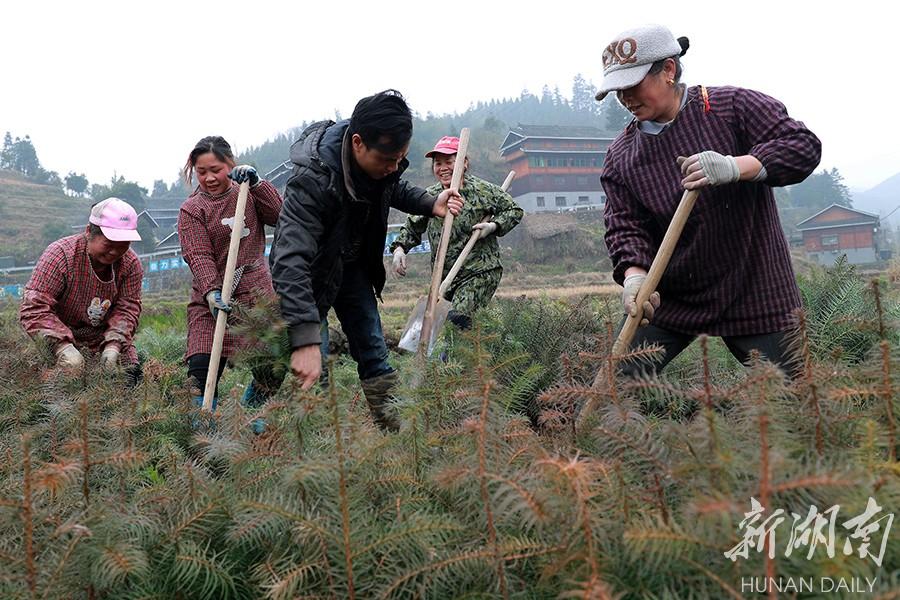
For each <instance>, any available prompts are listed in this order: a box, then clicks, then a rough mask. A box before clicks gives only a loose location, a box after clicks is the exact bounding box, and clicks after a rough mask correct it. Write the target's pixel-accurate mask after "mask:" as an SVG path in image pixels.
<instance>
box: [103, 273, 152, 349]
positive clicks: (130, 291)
mask: <svg viewBox="0 0 900 600" xmlns="http://www.w3.org/2000/svg"><path fill="white" fill-rule="evenodd" d="M143 278H144V269H143V267H141V263H140V261H139V260H138V259H137V257H135V258H134V259H133V260H132V261H131V264H130V266H129V268H128V272H127V273H125V274H124V275H123V277H122V279H121V281H120V282H119V297H118V298H117V299H116V303H115V305H114V306H113V307H112V309H111V310H110V311H109V314H108V315H107V317H106V333H105V334H104V335H103V342H104V345H105V344H106V343H109V342H118V343H119V344H120V345H122V346H130V345H132V344H133V340H134V333H135V331H137V327H138V322H139V320H140V318H141V281H142V280H143Z"/></svg>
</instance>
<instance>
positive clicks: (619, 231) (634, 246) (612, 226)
mask: <svg viewBox="0 0 900 600" xmlns="http://www.w3.org/2000/svg"><path fill="white" fill-rule="evenodd" d="M600 183H601V184H602V185H603V190H604V192H606V207H605V208H604V210H603V222H604V225H605V226H606V234H605V235H604V239H605V241H606V247H607V249H608V250H609V258H610V260H611V261H612V264H613V279H615V281H616V283H618V284H619V285H622V283H623V282H624V281H625V271H626V270H627V269H628V267H642V268H644V269H649V268H650V264H651V263H652V262H653V242H652V240H651V237H650V229H651V227H652V218H651V216H650V214H649V213H648V212H647V211H646V209H644V207H643V206H642V205H641V203H640V202H638V201H637V200H636V199H635V197H634V196H633V195H632V193H631V190H629V189H628V186H627V185H626V184H625V182H624V180H623V179H622V177H621V175H620V174H619V173H618V172H617V171H616V170H615V169H614V168H613V167H611V166H610V165H609V163H608V162H607V165H606V166H605V167H604V168H603V174H602V175H601V176H600Z"/></svg>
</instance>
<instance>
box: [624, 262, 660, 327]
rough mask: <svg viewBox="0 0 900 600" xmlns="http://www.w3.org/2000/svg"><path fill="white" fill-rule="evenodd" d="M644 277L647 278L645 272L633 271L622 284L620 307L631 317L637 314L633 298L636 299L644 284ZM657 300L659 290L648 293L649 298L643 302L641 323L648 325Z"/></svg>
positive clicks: (657, 302)
mask: <svg viewBox="0 0 900 600" xmlns="http://www.w3.org/2000/svg"><path fill="white" fill-rule="evenodd" d="M645 279H647V275H646V274H645V273H635V274H634V275H629V276H628V277H626V278H625V282H624V286H623V287H624V288H625V289H623V290H622V309H623V310H624V311H625V314H627V315H631V316H632V317H634V316H637V304H636V302H635V300H636V299H637V295H638V291H639V290H640V289H641V286H642V285H643V284H644V280H645ZM659 302H660V298H659V292H653V293H652V294H650V299H649V300H648V301H646V302H644V306H643V310H644V312H643V314H642V315H641V325H648V324H649V323H650V321H651V320H652V319H653V313H654V312H655V311H656V309H657V308H659Z"/></svg>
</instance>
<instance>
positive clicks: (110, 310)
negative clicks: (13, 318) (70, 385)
mask: <svg viewBox="0 0 900 600" xmlns="http://www.w3.org/2000/svg"><path fill="white" fill-rule="evenodd" d="M112 269H113V274H112V276H111V278H110V279H109V281H103V280H101V279H100V277H98V276H97V274H96V273H95V272H94V269H93V267H91V260H90V257H89V256H88V252H87V238H86V237H85V235H84V234H83V233H79V234H77V235H71V236H69V237H65V238H63V239H61V240H57V241H55V242H53V243H52V244H50V245H49V246H47V249H46V250H44V253H43V254H42V255H41V258H40V260H39V261H38V263H37V265H36V266H35V268H34V272H33V273H32V274H31V280H29V282H28V284H27V285H26V286H25V296H24V297H23V299H22V306H21V307H20V309H19V321H20V322H21V323H22V327H23V328H24V329H25V331H26V332H27V333H28V335H30V336H31V337H32V338H36V337H46V338H49V339H50V340H52V341H53V343H54V346H55V347H57V348H58V347H59V346H60V345H61V344H65V343H71V344H76V345H78V346H83V347H87V348H88V349H90V350H91V351H93V352H99V351H100V350H101V349H102V348H103V346H105V345H106V344H107V343H108V342H118V343H119V345H120V346H121V360H122V362H123V363H125V364H133V363H136V362H137V352H136V350H135V348H134V333H135V331H136V330H137V326H138V319H139V318H140V316H141V279H142V278H143V276H144V270H143V269H142V268H141V261H140V259H138V257H137V254H135V253H134V250H131V249H129V250H128V252H126V253H125V254H124V255H123V256H122V258H120V259H119V260H118V261H116V262H115V263H114V264H113V265H112Z"/></svg>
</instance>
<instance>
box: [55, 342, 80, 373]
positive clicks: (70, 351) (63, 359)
mask: <svg viewBox="0 0 900 600" xmlns="http://www.w3.org/2000/svg"><path fill="white" fill-rule="evenodd" d="M56 366H57V367H59V368H60V369H64V370H66V371H81V369H82V367H84V357H83V356H82V355H81V352H79V351H78V348H76V347H75V346H73V345H72V344H65V345H63V346H62V347H60V348H59V349H58V350H57V351H56Z"/></svg>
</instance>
